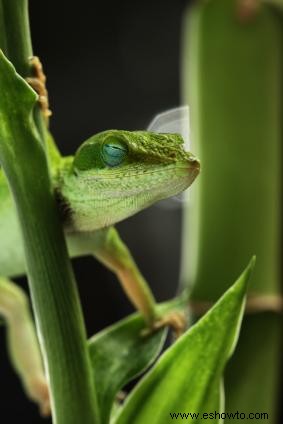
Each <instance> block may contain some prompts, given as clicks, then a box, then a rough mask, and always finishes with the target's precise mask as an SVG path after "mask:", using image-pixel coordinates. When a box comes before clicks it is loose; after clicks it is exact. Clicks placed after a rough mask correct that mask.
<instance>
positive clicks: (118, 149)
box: [101, 139, 128, 166]
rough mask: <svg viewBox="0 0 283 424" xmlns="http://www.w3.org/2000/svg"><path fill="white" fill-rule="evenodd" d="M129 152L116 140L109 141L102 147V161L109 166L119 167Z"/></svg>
mask: <svg viewBox="0 0 283 424" xmlns="http://www.w3.org/2000/svg"><path fill="white" fill-rule="evenodd" d="M127 152H128V150H127V147H126V146H125V145H124V144H122V143H120V142H118V141H116V140H113V141H112V140H109V139H108V140H107V142H106V143H105V144H103V146H102V153H101V154H102V159H103V160H104V162H105V163H106V165H108V166H118V165H120V164H121V163H122V162H123V160H124V159H125V156H126V154H127Z"/></svg>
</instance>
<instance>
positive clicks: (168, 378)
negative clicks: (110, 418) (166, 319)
mask: <svg viewBox="0 0 283 424" xmlns="http://www.w3.org/2000/svg"><path fill="white" fill-rule="evenodd" d="M254 262H255V260H254V259H253V260H252V261H251V262H250V264H249V266H248V267H247V269H246V270H245V271H244V272H243V274H242V275H241V276H240V278H239V279H238V280H237V282H236V283H235V284H234V285H233V286H232V287H231V288H230V289H229V290H228V291H227V292H226V293H225V294H224V295H223V296H222V298H221V299H220V300H219V301H218V302H217V303H216V304H215V306H214V307H213V308H212V309H211V310H210V311H209V312H208V313H207V314H206V315H205V316H204V317H203V318H202V319H200V320H199V321H198V322H197V324H195V325H194V326H193V327H192V328H191V329H190V330H188V332H187V333H185V334H184V335H183V336H182V337H181V338H180V339H179V340H178V341H177V342H176V343H175V344H174V345H173V346H172V347H171V348H170V349H168V350H167V351H166V352H165V354H164V355H163V356H162V357H161V359H160V360H159V361H158V363H157V364H156V365H155V366H154V367H153V369H152V370H151V371H150V372H149V373H148V374H147V375H146V377H145V378H144V379H143V380H142V381H141V382H140V383H139V384H138V385H137V386H136V388H135V389H134V390H133V392H132V394H131V395H130V396H129V397H128V399H127V401H126V402H125V406H124V407H123V408H122V410H121V413H120V414H119V415H118V418H117V419H116V420H115V423H116V424H129V423H131V424H145V423H151V424H164V423H165V422H169V421H170V419H174V420H176V421H177V420H178V419H179V420H182V417H181V416H179V418H176V416H175V418H172V415H171V416H170V414H174V413H175V414H178V413H196V414H198V413H199V417H198V418H196V417H195V418H192V417H190V416H188V418H186V420H187V421H189V422H190V421H193V422H195V423H197V422H201V418H202V414H203V413H209V412H214V411H218V412H222V410H223V405H221V404H222V403H223V402H221V396H220V394H221V389H220V388H221V378H222V372H223V369H224V366H225V364H226V362H227V359H228V358H229V356H230V355H231V354H232V352H233V349H234V346H235V343H236V340H237V337H238V333H239V327H240V323H241V319H242V314H243V308H244V303H245V294H246V290H247V282H248V279H249V276H250V273H251V270H252V269H253V266H254ZM210 422H214V423H217V422H219V419H218V417H216V418H215V419H210Z"/></svg>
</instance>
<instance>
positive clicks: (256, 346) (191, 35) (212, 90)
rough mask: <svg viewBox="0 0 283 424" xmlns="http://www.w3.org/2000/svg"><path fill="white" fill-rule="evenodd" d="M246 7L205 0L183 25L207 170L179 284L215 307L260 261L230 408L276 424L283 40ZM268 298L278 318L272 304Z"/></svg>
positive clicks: (260, 12) (230, 384)
mask: <svg viewBox="0 0 283 424" xmlns="http://www.w3.org/2000/svg"><path fill="white" fill-rule="evenodd" d="M240 7H241V2H240V1H239V0H211V1H210V2H205V1H199V2H196V4H195V5H194V7H193V8H192V9H191V10H190V11H189V14H188V15H187V17H186V20H185V33H184V58H183V96H184V100H185V102H186V103H189V104H190V111H191V126H192V144H193V145H192V151H193V152H194V153H195V154H197V156H198V157H199V159H200V161H201V164H202V172H201V175H200V177H199V179H198V181H196V183H195V186H194V187H193V190H192V191H194V193H192V205H193V206H190V210H187V211H186V212H185V216H184V224H185V231H184V239H183V271H182V278H181V279H182V285H183V287H190V290H191V294H190V296H191V300H192V302H193V303H194V302H197V303H202V302H214V301H215V300H216V299H217V298H218V297H219V295H221V293H223V292H224V291H225V290H226V289H227V285H229V281H230V280H231V279H233V278H234V277H235V276H236V275H237V273H238V272H239V270H240V269H241V267H242V266H243V264H244V263H245V262H246V261H247V258H248V257H249V256H251V255H252V254H255V255H256V256H257V264H256V267H255V272H254V275H253V278H252V282H251V289H250V297H251V296H256V298H257V300H260V302H258V304H259V303H260V304H261V307H260V308H258V311H257V313H255V314H254V315H248V316H246V317H245V319H244V322H243V330H242V333H241V336H240V340H239V345H238V347H237V350H236V352H235V356H234V357H233V359H232V361H231V363H230V365H229V366H228V370H227V373H226V380H225V381H226V383H225V388H226V410H227V411H236V410H239V411H243V412H252V411H263V412H268V413H269V420H270V422H272V423H275V422H276V413H275V410H276V398H277V396H276V391H277V386H278V361H279V344H280V328H281V327H280V326H281V315H280V308H279V306H280V303H282V302H281V291H280V241H281V240H280V220H281V214H280V198H281V197H282V186H281V182H280V172H281V142H282V131H281V127H282V125H281V122H280V121H281V118H282V98H281V97H282V86H281V79H282V75H281V74H282V34H281V27H280V21H279V18H278V16H276V14H275V13H274V12H273V11H271V10H270V9H269V8H268V7H267V6H265V5H261V7H256V8H255V9H254V10H253V11H251V13H249V14H248V15H245V16H244V14H243V13H242V14H241V10H240V9H239V8H240ZM266 296H267V297H268V299H271V300H272V302H273V311H274V310H275V312H272V311H268V309H269V305H268V304H267V306H266V308H265V301H264V299H266ZM272 302H271V303H272ZM271 309H272V308H271ZM276 310H277V311H278V312H276ZM263 381H264V384H262V382H263Z"/></svg>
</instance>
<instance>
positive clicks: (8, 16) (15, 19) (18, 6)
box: [0, 0, 46, 143]
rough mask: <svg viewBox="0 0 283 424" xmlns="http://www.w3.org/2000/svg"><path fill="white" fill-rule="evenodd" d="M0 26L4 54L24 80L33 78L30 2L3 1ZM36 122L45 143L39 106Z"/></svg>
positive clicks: (36, 108) (43, 124)
mask: <svg viewBox="0 0 283 424" xmlns="http://www.w3.org/2000/svg"><path fill="white" fill-rule="evenodd" d="M0 25H1V27H2V30H1V29H0V46H1V48H2V50H3V52H4V53H5V55H6V56H7V57H8V58H9V60H10V61H11V62H12V63H13V65H14V66H15V68H16V70H17V72H18V73H19V74H20V75H21V76H22V77H23V78H26V77H31V76H33V69H32V66H31V61H30V59H31V58H32V56H33V51H32V41H31V34H30V26H29V15H28V0H1V1H0ZM2 34H3V35H2ZM1 40H3V43H2V41H1ZM34 120H35V123H36V126H37V128H38V131H39V133H40V136H41V139H42V142H43V143H44V141H45V138H46V125H45V122H44V118H43V116H42V114H41V111H40V107H39V106H37V107H35V108H34Z"/></svg>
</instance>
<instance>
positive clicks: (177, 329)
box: [142, 311, 186, 339]
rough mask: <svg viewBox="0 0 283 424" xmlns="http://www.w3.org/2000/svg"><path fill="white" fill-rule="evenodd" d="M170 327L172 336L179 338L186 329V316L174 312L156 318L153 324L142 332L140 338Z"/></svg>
mask: <svg viewBox="0 0 283 424" xmlns="http://www.w3.org/2000/svg"><path fill="white" fill-rule="evenodd" d="M167 326H168V327H170V328H172V330H173V333H174V336H175V338H176V339H177V338H178V337H180V336H181V335H182V334H183V332H184V331H185V328H186V316H185V314H184V313H183V312H180V311H174V312H170V313H168V314H166V315H164V316H163V317H161V318H158V319H157V320H156V321H154V322H153V324H152V325H151V326H150V327H148V328H145V329H144V330H142V336H149V335H150V334H152V333H154V332H155V331H158V330H160V329H161V328H164V327H167Z"/></svg>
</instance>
